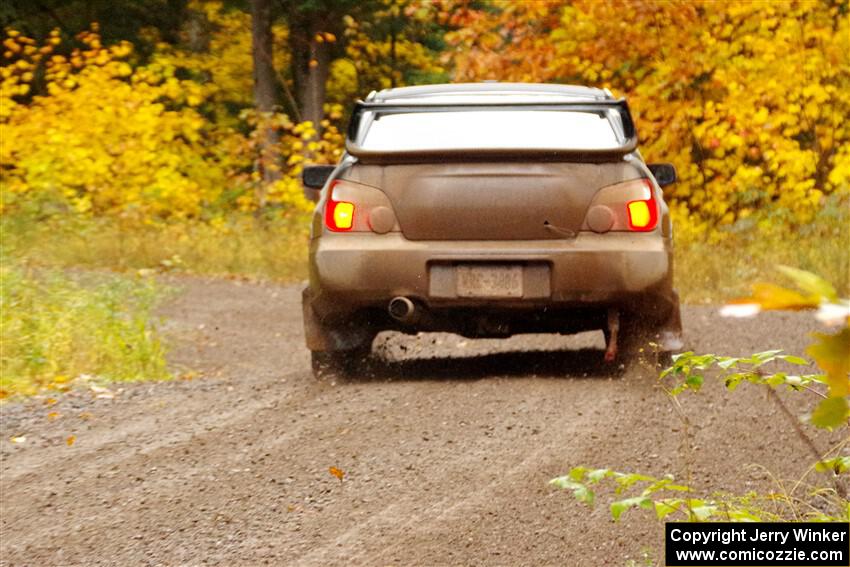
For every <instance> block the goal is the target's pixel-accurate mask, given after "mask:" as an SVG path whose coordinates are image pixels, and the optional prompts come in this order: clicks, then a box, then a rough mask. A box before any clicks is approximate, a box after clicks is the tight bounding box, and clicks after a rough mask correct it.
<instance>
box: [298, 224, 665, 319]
mask: <svg viewBox="0 0 850 567" xmlns="http://www.w3.org/2000/svg"><path fill="white" fill-rule="evenodd" d="M671 258H672V248H671V241H670V239H669V238H663V237H661V236H660V235H658V234H631V233H623V234H615V233H607V234H596V233H581V234H579V236H577V237H576V238H574V239H571V240H545V241H454V240H452V241H412V240H408V239H406V238H404V236H403V235H401V234H400V233H391V234H385V235H380V236H379V235H375V234H370V233H364V234H354V233H347V234H324V235H322V237H321V238H316V239H313V240H312V242H311V246H310V288H309V290H308V293H307V296H308V298H309V299H308V300H309V301H310V302H311V304H312V308H313V309H314V310H315V312H316V313H317V315H319V316H320V317H322V318H325V317H326V316H332V315H343V314H345V313H352V312H355V311H358V310H360V309H362V308H364V307H381V308H385V307H386V304H387V302H388V301H389V300H390V299H391V298H393V297H396V296H405V297H409V298H413V299H415V300H417V301H419V302H421V303H422V304H424V305H426V306H427V307H428V308H430V309H436V310H439V309H441V308H452V307H489V308H505V309H510V308H535V307H547V308H558V307H569V306H582V305H594V306H596V305H605V304H616V303H622V302H627V301H631V300H634V299H635V298H640V297H647V298H652V297H656V298H662V299H665V300H666V301H665V303H669V302H670V299H671V298H672V260H671ZM472 262H476V263H477V262H494V263H517V264H522V265H524V266H528V267H532V266H533V267H534V269H533V270H530V269H528V268H525V270H526V276H525V277H526V278H527V280H528V282H530V283H531V284H532V285H526V289H525V293H524V295H523V297H518V298H510V299H493V298H470V297H458V296H457V294H456V293H455V292H454V290H453V287H452V280H451V279H450V276H449V279H448V280H446V275H447V274H450V273H451V271H452V270H453V266H455V265H457V264H459V263H472ZM532 272H534V273H533V274H532ZM529 278H530V279H529ZM542 280H548V281H545V282H543V281H542ZM544 283H545V284H546V285H543V284H544Z"/></svg>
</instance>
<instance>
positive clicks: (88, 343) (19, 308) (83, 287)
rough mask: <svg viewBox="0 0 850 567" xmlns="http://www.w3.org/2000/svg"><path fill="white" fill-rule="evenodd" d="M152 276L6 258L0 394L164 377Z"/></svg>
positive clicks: (0, 298) (0, 273)
mask: <svg viewBox="0 0 850 567" xmlns="http://www.w3.org/2000/svg"><path fill="white" fill-rule="evenodd" d="M161 295H162V290H161V289H160V288H159V287H158V286H157V285H156V284H155V283H154V282H153V281H151V280H150V279H148V280H141V279H138V278H134V279H133V278H126V277H118V276H110V275H107V276H104V275H94V276H93V275H92V274H88V275H84V276H76V277H75V276H73V275H71V274H69V273H67V272H63V271H55V270H42V269H38V270H34V269H32V268H26V267H24V266H22V265H20V264H19V263H18V262H16V261H14V260H12V259H11V258H8V257H4V258H3V260H2V267H0V399H2V398H6V397H9V396H15V395H21V394H23V395H29V394H35V393H38V392H41V391H44V390H63V389H66V388H68V387H69V386H70V384H71V383H72V382H73V380H74V379H76V378H79V377H80V376H90V377H91V378H92V379H94V380H139V379H164V378H168V377H169V373H168V371H167V369H166V361H165V349H164V347H163V345H162V343H161V341H160V339H159V336H158V334H157V331H156V327H155V326H154V325H153V323H152V314H151V312H152V309H153V308H154V306H155V304H156V301H157V299H158V298H159V297H160V296H161Z"/></svg>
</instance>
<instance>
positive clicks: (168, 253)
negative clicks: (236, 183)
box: [0, 217, 308, 281]
mask: <svg viewBox="0 0 850 567" xmlns="http://www.w3.org/2000/svg"><path fill="white" fill-rule="evenodd" d="M0 223H1V224H0V230H2V235H3V249H4V251H5V252H6V253H7V254H9V255H11V256H14V257H17V258H20V259H21V260H22V261H24V262H26V263H27V264H28V265H36V266H49V267H59V268H66V267H73V268H90V269H108V270H115V271H133V272H135V271H137V270H155V271H169V272H171V271H173V272H185V273H191V274H204V275H239V276H247V277H254V278H261V279H272V280H278V281H298V280H303V279H306V277H307V234H308V219H307V218H306V217H300V218H297V219H294V220H288V221H274V222H263V221H258V220H256V219H254V218H253V217H233V218H231V219H229V220H228V221H227V222H225V223H222V224H220V225H211V224H208V223H203V222H196V221H184V222H173V223H163V224H157V225H147V224H140V223H133V224H130V223H122V222H121V221H120V220H116V219H110V218H102V219H81V218H70V217H55V218H53V219H50V220H47V221H44V220H42V221H35V220H32V219H31V218H26V217H9V218H5V219H3V220H2V221H0Z"/></svg>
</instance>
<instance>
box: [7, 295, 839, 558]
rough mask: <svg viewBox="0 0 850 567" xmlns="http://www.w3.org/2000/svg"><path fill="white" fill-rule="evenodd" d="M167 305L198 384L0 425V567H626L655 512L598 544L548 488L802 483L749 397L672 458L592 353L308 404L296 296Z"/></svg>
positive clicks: (645, 546)
mask: <svg viewBox="0 0 850 567" xmlns="http://www.w3.org/2000/svg"><path fill="white" fill-rule="evenodd" d="M170 283H171V284H173V285H176V286H178V287H180V288H182V290H183V292H182V294H181V295H180V296H179V297H177V298H176V299H174V300H173V301H172V302H171V303H170V304H169V305H167V306H166V307H165V308H164V309H163V310H162V314H163V316H164V317H165V318H166V321H167V322H166V330H167V333H168V335H169V336H171V337H173V341H175V343H176V346H175V348H174V350H173V352H172V355H171V360H172V362H173V364H174V365H175V368H178V369H180V370H181V371H187V370H192V371H195V372H197V373H200V374H202V376H200V377H197V378H194V379H191V380H186V379H181V380H174V381H171V382H164V383H143V384H132V385H126V384H125V385H112V386H110V390H109V391H108V392H103V391H92V390H91V389H86V388H81V389H78V390H75V391H73V392H72V393H69V394H66V395H64V396H60V397H59V400H58V402H56V403H55V404H53V405H49V406H48V405H46V403H45V399H44V398H43V397H42V398H39V399H34V400H32V401H29V402H26V403H15V404H6V405H4V406H3V407H2V408H0V412H2V425H3V427H2V429H3V432H2V433H3V438H2V439H0V456H2V468H1V469H0V473H1V474H2V476H1V477H0V496H2V499H1V500H0V503H1V504H2V509H0V517H1V518H0V521H2V526H1V527H0V529H1V530H2V531H1V532H0V564H2V565H76V564H79V565H261V564H273V565H343V564H344V565H461V564H462V565H472V564H486V565H500V564H501V565H590V566H594V565H625V564H626V563H627V562H628V561H629V560H630V559H634V560H637V561H638V564H641V565H643V564H644V563H643V559H642V558H643V556H644V554H648V555H649V556H650V557H658V556H660V554H661V552H662V549H663V547H662V545H663V540H662V537H663V535H662V534H663V526H662V525H661V524H660V523H658V522H656V521H655V520H654V519H653V517H652V514H651V513H650V512H633V513H627V514H626V515H625V516H624V517H623V519H622V520H621V521H620V522H618V523H614V522H612V521H611V519H610V515H609V513H608V510H607V508H606V506H605V496H604V494H602V495H600V500H601V502H600V504H598V505H597V506H596V507H595V508H593V509H589V508H587V507H585V506H584V505H582V504H579V503H577V502H575V501H574V500H573V499H572V496H571V495H570V494H568V493H566V492H563V491H559V490H557V489H555V488H552V487H550V486H549V485H548V484H547V482H548V481H549V479H551V478H552V477H554V476H556V475H558V474H562V473H564V472H566V471H568V470H569V468H570V467H572V466H575V465H579V464H583V465H589V466H596V467H612V468H615V469H618V470H627V471H641V472H646V473H649V474H663V473H665V472H672V473H674V474H675V475H676V476H677V478H680V479H683V480H684V479H686V478H687V477H688V476H689V474H690V476H691V482H692V484H693V485H694V486H696V487H698V488H700V489H706V490H709V491H710V490H717V489H725V490H738V491H746V490H749V489H765V490H766V489H768V488H770V487H771V486H772V485H771V481H770V480H769V478H770V475H774V476H776V477H778V478H796V477H799V476H800V475H801V474H802V472H803V471H804V470H805V467H806V464H807V462H808V460H807V459H806V460H805V462H804V461H803V460H802V459H800V455H804V454H805V452H804V449H803V447H802V443H801V442H800V440H799V439H798V438H797V437H796V436H795V434H794V432H793V431H792V429H791V428H790V427H789V426H788V423H787V421H785V419H784V418H783V416H782V414H781V413H780V411H779V409H778V408H777V407H776V406H775V404H772V403H771V402H770V401H769V400H766V399H765V396H764V392H763V391H761V390H758V389H755V388H752V387H748V386H747V385H744V386H742V387H741V388H740V390H739V391H737V392H735V393H732V394H730V393H727V392H725V390H723V388H721V387H719V386H718V385H716V384H711V385H708V386H707V387H706V389H705V391H704V393H702V394H701V395H698V396H687V397H686V398H685V399H683V404H684V408H685V411H686V412H687V413H688V414H689V415H690V426H689V431H690V433H691V435H692V440H691V442H690V444H688V443H685V442H684V440H685V437H684V435H685V434H684V430H685V427H684V423H683V421H682V419H681V418H680V417H678V416H677V414H676V413H675V412H674V410H673V408H672V405H671V403H670V402H669V401H668V399H667V397H666V396H665V395H664V393H663V392H662V391H660V390H659V388H658V387H657V386H656V384H655V380H654V377H653V374H652V373H651V372H650V371H649V370H648V369H645V368H642V367H641V366H640V365H635V367H634V368H629V369H628V370H626V371H625V372H620V373H617V372H609V371H606V370H605V369H604V368H602V367H601V366H600V359H601V351H600V350H598V348H599V347H601V334H600V336H598V337H597V336H596V335H595V334H590V335H582V336H579V337H574V338H570V339H565V338H560V337H540V336H533V337H518V338H513V339H511V340H509V341H503V342H499V341H469V340H465V339H461V338H459V337H454V336H448V335H426V336H423V337H418V338H417V337H411V338H402V337H398V336H392V337H389V339H388V342H387V343H386V344H385V345H383V346H382V347H381V348H380V350H381V351H383V352H384V353H385V354H386V356H387V357H388V358H389V359H390V360H391V361H392V362H390V363H387V364H386V365H384V366H382V367H379V368H378V370H377V372H376V374H375V375H374V376H372V377H371V378H367V379H362V380H357V381H348V382H332V381H316V380H314V379H313V378H312V376H311V374H310V370H309V357H308V353H307V351H306V350H305V348H304V347H303V337H302V331H301V315H300V311H301V310H300V295H299V289H298V287H297V286H277V285H272V284H248V283H239V282H232V281H224V280H200V279H179V280H174V281H171V282H170ZM684 314H685V329H686V335H687V339H688V346H689V347H690V348H692V349H693V350H696V351H698V352H716V353H724V354H730V355H736V354H746V353H750V352H753V351H757V350H765V349H768V348H785V349H786V350H790V351H791V352H794V353H797V354H801V353H802V351H803V348H804V347H805V344H806V337H805V333H806V331H808V330H810V329H811V328H812V327H813V322H812V321H811V318H810V317H809V316H807V315H805V314H790V313H774V314H768V315H764V316H762V317H759V318H757V319H753V320H745V321H730V320H725V319H721V318H720V317H718V315H717V309H716V308H714V307H708V306H705V307H687V308H686V309H685V311H684ZM95 390H96V389H95ZM784 398H785V399H787V400H788V401H789V403H790V406H791V408H792V410H793V411H795V412H797V413H802V412H803V411H804V409H805V408H806V407H807V405H806V404H804V403H803V402H806V400H805V399H803V398H801V396H800V395H797V396H790V395H789V396H784ZM72 435H73V436H75V437H74V438H73V439H74V442H73V444H71V445H69V444H68V439H69V437H70V436H72ZM18 436H25V437H26V440H25V441H24V442H23V443H13V442H12V441H11V440H10V438H11V437H18ZM831 441H832V440H831V439H828V438H824V437H819V438H818V439H817V442H818V443H819V444H820V445H821V447H822V448H826V447H827V446H828V444H829V443H830V442H831ZM689 445H690V446H691V447H690V448H688V446H689ZM750 465H758V466H757V467H750ZM330 467H336V468H337V469H339V470H340V471H343V472H344V477H343V479H342V480H339V479H338V478H336V477H335V476H334V475H332V474H331V473H330V472H329V468H330ZM762 467H763V468H762ZM689 471H690V473H689Z"/></svg>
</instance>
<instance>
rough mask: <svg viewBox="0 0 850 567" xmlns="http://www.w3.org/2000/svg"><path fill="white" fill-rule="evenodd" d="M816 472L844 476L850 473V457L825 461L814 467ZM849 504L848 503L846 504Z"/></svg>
mask: <svg viewBox="0 0 850 567" xmlns="http://www.w3.org/2000/svg"><path fill="white" fill-rule="evenodd" d="M815 470H816V471H818V472H831V473H833V474H844V473H846V472H847V471H850V457H847V456H842V457H835V458H833V459H825V460H823V461H821V462H819V463H818V464H816V465H815ZM848 504H850V503H848Z"/></svg>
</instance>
